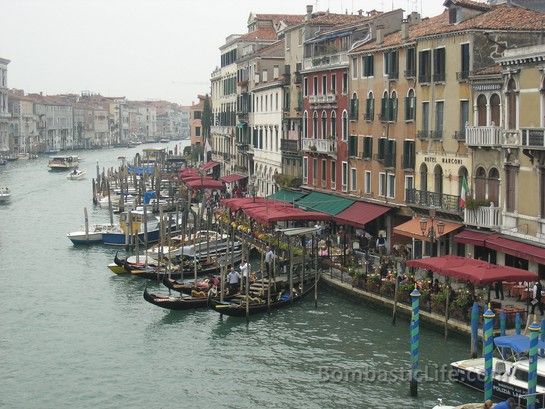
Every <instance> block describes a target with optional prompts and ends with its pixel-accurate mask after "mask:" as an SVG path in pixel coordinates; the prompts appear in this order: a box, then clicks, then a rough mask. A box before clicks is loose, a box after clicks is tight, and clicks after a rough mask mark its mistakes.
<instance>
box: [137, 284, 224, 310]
mask: <svg viewBox="0 0 545 409" xmlns="http://www.w3.org/2000/svg"><path fill="white" fill-rule="evenodd" d="M232 297H233V296H227V297H226V298H225V299H231V298H232ZM144 300H146V301H147V302H149V303H151V304H153V305H157V306H158V307H161V308H165V309H168V310H189V309H193V308H204V307H207V306H208V304H209V302H210V301H212V300H213V299H212V298H209V296H208V294H207V293H205V292H204V291H194V292H193V295H182V296H180V297H172V296H169V295H162V294H154V293H150V292H148V289H147V288H146V289H145V290H144Z"/></svg>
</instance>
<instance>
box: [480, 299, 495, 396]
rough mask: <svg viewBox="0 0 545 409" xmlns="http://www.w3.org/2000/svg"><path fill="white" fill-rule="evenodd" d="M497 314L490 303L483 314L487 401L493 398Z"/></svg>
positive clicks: (485, 392) (485, 393)
mask: <svg viewBox="0 0 545 409" xmlns="http://www.w3.org/2000/svg"><path fill="white" fill-rule="evenodd" d="M495 316H496V315H495V314H494V312H493V311H492V310H491V309H490V304H489V305H488V309H487V310H486V311H485V313H484V314H483V317H484V328H483V333H484V338H483V343H484V347H483V351H484V401H485V402H486V401H487V400H489V399H492V383H493V379H494V378H493V377H492V352H493V350H494V347H493V342H492V341H493V330H494V317H495Z"/></svg>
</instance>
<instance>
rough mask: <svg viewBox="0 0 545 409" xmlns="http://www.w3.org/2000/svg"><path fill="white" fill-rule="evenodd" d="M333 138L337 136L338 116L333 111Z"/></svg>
mask: <svg viewBox="0 0 545 409" xmlns="http://www.w3.org/2000/svg"><path fill="white" fill-rule="evenodd" d="M331 136H332V137H333V138H335V137H336V136H337V114H336V113H335V111H331Z"/></svg>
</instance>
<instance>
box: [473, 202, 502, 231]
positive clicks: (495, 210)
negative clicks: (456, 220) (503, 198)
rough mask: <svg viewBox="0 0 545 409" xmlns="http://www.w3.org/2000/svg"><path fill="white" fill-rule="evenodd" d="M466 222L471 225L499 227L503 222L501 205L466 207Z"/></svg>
mask: <svg viewBox="0 0 545 409" xmlns="http://www.w3.org/2000/svg"><path fill="white" fill-rule="evenodd" d="M464 223H465V224H467V225H470V226H477V227H486V228H488V229H494V228H498V227H500V226H501V224H502V214H501V207H493V206H479V207H477V208H475V209H464Z"/></svg>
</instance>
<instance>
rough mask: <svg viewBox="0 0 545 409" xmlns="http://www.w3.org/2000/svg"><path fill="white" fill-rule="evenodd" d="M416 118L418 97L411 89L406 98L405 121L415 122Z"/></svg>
mask: <svg viewBox="0 0 545 409" xmlns="http://www.w3.org/2000/svg"><path fill="white" fill-rule="evenodd" d="M415 118H416V97H415V96H414V90H413V89H410V90H409V92H408V93H407V96H406V97H405V121H414V120H415Z"/></svg>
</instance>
